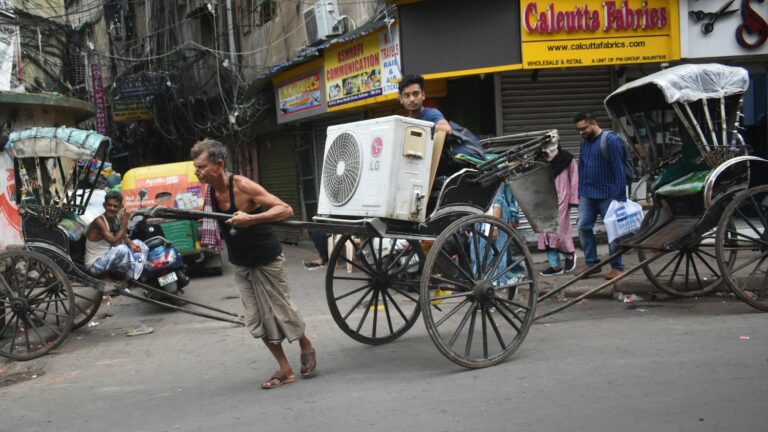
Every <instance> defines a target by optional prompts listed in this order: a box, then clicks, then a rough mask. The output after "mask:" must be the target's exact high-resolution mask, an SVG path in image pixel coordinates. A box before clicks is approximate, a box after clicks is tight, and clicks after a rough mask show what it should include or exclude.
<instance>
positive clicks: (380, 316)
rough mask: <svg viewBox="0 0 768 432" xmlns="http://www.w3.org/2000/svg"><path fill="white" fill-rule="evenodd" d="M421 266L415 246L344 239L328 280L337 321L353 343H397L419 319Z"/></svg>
mask: <svg viewBox="0 0 768 432" xmlns="http://www.w3.org/2000/svg"><path fill="white" fill-rule="evenodd" d="M423 265H424V252H423V251H422V250H421V246H420V245H419V243H418V242H417V241H412V240H410V241H409V240H402V239H390V238H378V237H370V238H366V237H363V238H357V237H355V238H352V237H350V236H343V237H341V239H340V240H339V241H338V242H337V243H336V246H335V247H334V248H333V252H332V253H331V256H330V258H329V261H328V270H327V273H326V280H325V295H326V299H327V301H328V307H329V308H330V310H331V316H333V320H334V321H336V324H337V325H338V326H339V328H341V329H342V330H343V331H344V333H346V334H348V335H349V336H350V337H351V338H352V339H355V340H357V341H359V342H363V343H366V344H370V345H380V344H385V343H388V342H391V341H393V340H395V339H397V338H399V337H400V336H402V335H403V334H405V332H407V331H408V329H410V328H411V327H413V324H414V323H415V322H416V320H417V319H418V317H419V298H418V297H419V277H420V276H421V271H422V267H423Z"/></svg>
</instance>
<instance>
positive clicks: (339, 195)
mask: <svg viewBox="0 0 768 432" xmlns="http://www.w3.org/2000/svg"><path fill="white" fill-rule="evenodd" d="M432 146H433V143H432V123H430V122H426V121H422V120H416V119H411V118H407V117H401V116H390V117H382V118H378V119H373V120H365V121H360V122H355V123H347V124H342V125H336V126H331V127H329V128H328V135H327V138H326V141H325V156H324V159H323V171H322V179H321V181H320V197H319V200H318V208H317V213H318V215H321V216H346V217H371V218H373V217H380V218H389V219H398V220H405V221H412V222H424V220H425V218H426V206H427V195H428V194H429V191H427V188H428V187H429V171H430V166H431V163H432Z"/></svg>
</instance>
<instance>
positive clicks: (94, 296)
mask: <svg viewBox="0 0 768 432" xmlns="http://www.w3.org/2000/svg"><path fill="white" fill-rule="evenodd" d="M72 292H73V294H74V296H75V321H74V323H73V324H72V330H77V329H79V328H80V327H82V326H84V325H86V324H87V323H88V322H89V321H90V320H92V319H93V317H94V316H96V312H98V311H99V306H101V301H102V299H103V298H104V293H102V292H101V290H99V289H96V288H94V287H91V286H87V285H76V286H72Z"/></svg>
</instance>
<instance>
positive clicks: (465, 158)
mask: <svg viewBox="0 0 768 432" xmlns="http://www.w3.org/2000/svg"><path fill="white" fill-rule="evenodd" d="M497 157H499V155H497V154H493V153H488V154H486V155H485V157H484V159H479V158H476V157H474V156H470V155H466V154H457V155H456V156H454V157H453V158H454V159H456V160H460V161H462V162H467V163H469V164H470V165H471V166H472V168H477V167H478V166H480V165H482V164H484V163H485V162H487V161H489V160H493V159H496V158H497Z"/></svg>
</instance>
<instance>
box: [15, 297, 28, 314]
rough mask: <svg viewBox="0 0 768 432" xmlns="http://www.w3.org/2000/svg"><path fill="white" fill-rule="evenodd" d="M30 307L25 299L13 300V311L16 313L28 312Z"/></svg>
mask: <svg viewBox="0 0 768 432" xmlns="http://www.w3.org/2000/svg"><path fill="white" fill-rule="evenodd" d="M28 306H29V305H28V304H27V301H26V300H24V299H23V298H15V299H13V300H11V310H12V311H14V312H16V313H19V312H22V311H25V310H27V308H28Z"/></svg>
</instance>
